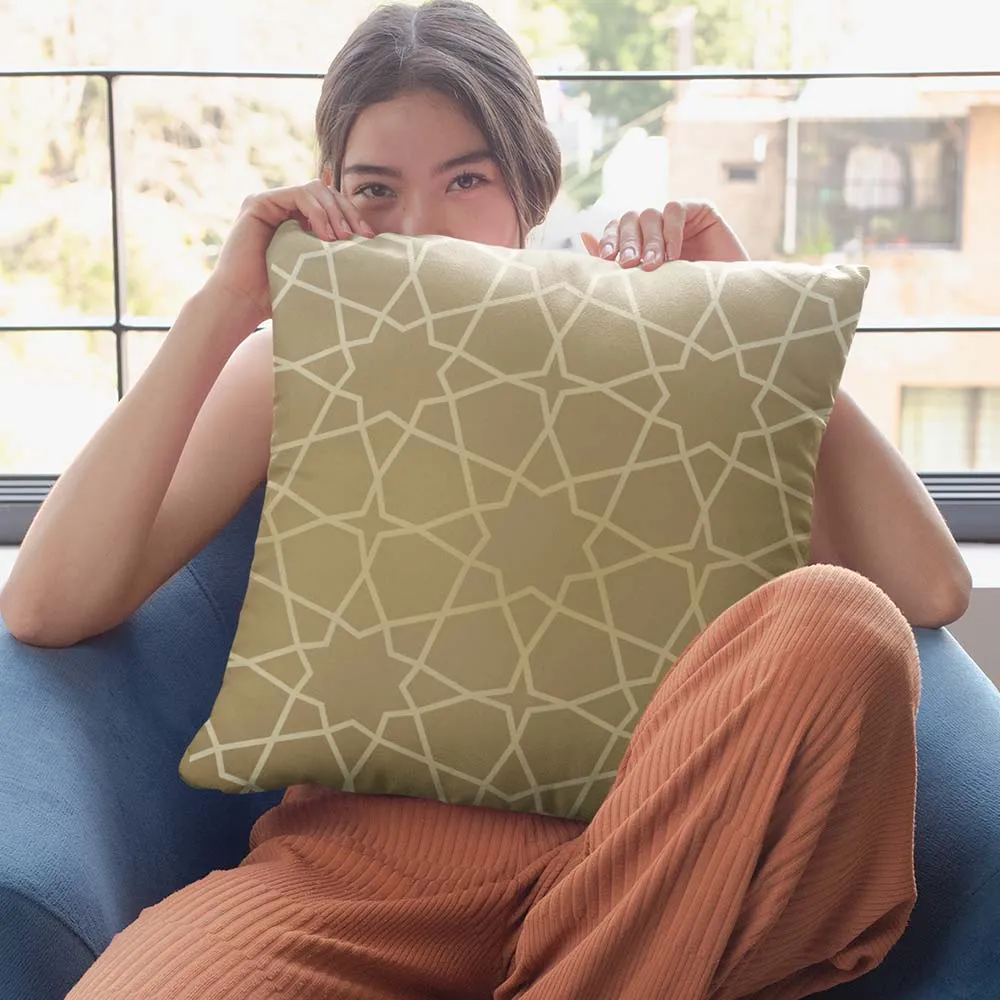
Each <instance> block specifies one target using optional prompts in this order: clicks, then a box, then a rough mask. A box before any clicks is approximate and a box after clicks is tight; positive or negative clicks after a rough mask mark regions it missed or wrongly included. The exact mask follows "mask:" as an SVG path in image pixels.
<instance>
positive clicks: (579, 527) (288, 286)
mask: <svg viewBox="0 0 1000 1000" xmlns="http://www.w3.org/2000/svg"><path fill="white" fill-rule="evenodd" d="M268 267H269V275H270V282H271V296H272V303H273V309H272V317H273V320H272V322H273V336H274V372H275V398H274V413H275V422H274V432H273V436H272V442H271V460H270V465H269V469H268V481H267V487H266V495H265V501H264V508H263V514H262V519H261V524H260V529H259V532H258V537H257V543H256V548H255V552H254V559H253V564H252V567H251V574H250V583H249V587H248V590H247V595H246V599H245V601H244V604H243V608H242V612H241V615H240V621H239V627H238V630H237V634H236V638H235V641H234V643H233V647H232V651H231V653H230V656H229V661H228V664H227V667H226V672H225V675H224V680H223V685H222V688H221V690H220V692H219V695H218V697H217V699H216V702H215V705H214V707H213V709H212V712H211V715H210V717H209V719H208V720H206V722H205V723H204V725H203V726H202V727H201V728H200V729H199V731H198V733H197V734H196V735H195V737H194V738H193V739H192V741H191V744H190V746H189V747H188V749H187V751H186V753H185V755H184V758H183V760H182V762H181V767H180V770H181V775H182V776H183V778H184V780H185V781H187V782H188V783H189V784H192V785H195V786H196V787H202V788H217V789H222V790H224V791H229V792H237V793H245V792H254V791H259V790H263V789H273V788H282V787H286V786H287V785H291V784H298V783H302V782H318V783H321V784H326V785H330V786H333V787H336V788H340V789H344V790H347V791H355V792H363V793H391V794H400V795H412V796H421V797H430V798H435V799H438V800H441V801H444V802H455V803H468V804H476V805H484V806H492V807H496V808H500V809H514V810H524V811H532V812H540V813H547V814H550V815H558V816H568V817H574V818H579V819H589V818H591V817H592V816H593V815H594V813H595V812H596V810H597V808H598V807H599V806H600V804H601V802H602V801H603V799H604V798H605V796H606V795H607V792H608V790H609V789H610V786H611V784H612V782H613V781H614V777H615V774H616V771H617V767H618V764H619V762H620V760H621V757H622V754H623V753H624V751H625V748H626V747H627V745H628V741H629V738H630V736H631V733H632V731H633V729H634V728H635V725H636V723H637V721H638V719H639V717H640V716H641V714H642V712H643V710H644V709H645V707H646V705H647V704H648V702H649V700H650V698H651V697H652V694H653V692H654V691H655V688H656V685H657V684H658V683H659V682H660V681H661V680H662V679H663V677H664V676H665V675H666V674H667V672H668V671H669V669H670V667H671V665H672V664H673V663H674V662H676V660H677V658H678V657H679V655H680V654H681V652H682V651H683V649H684V648H685V646H686V645H687V644H688V643H689V642H690V641H691V639H692V638H694V636H695V635H696V634H697V633H698V632H699V631H701V630H702V629H703V628H704V627H705V626H706V625H707V624H708V623H709V622H711V621H712V620H713V619H714V618H715V617H717V616H718V615H719V614H720V613H721V612H722V611H724V610H725V609H726V608H727V607H729V606H730V605H732V604H733V603H735V602H736V601H738V600H740V599H741V598H742V597H744V596H745V595H746V594H748V593H750V592H751V591H752V590H754V589H755V588H756V587H758V586H759V585H761V584H762V583H764V582H766V581H767V580H770V579H773V578H774V577H775V576H778V575H780V574H781V573H784V572H788V571H790V570H793V569H795V568H797V567H799V566H802V565H805V563H806V562H808V558H809V532H810V520H811V512H812V496H813V481H814V472H815V464H816V458H817V455H818V452H819V445H820V439H821V437H822V434H823V431H824V429H825V426H826V421H827V419H828V417H829V413H830V410H831V408H832V405H833V400H834V395H835V392H836V389H837V386H838V384H839V381H840V377H841V374H842V372H843V367H844V363H845V361H846V357H847V352H848V349H849V346H850V343H851V339H852V337H853V335H854V330H855V327H856V324H857V320H858V316H859V313H860V310H861V302H862V298H863V295H864V290H865V287H866V285H867V280H868V273H867V271H866V270H865V269H864V268H856V267H849V266H836V267H832V266H831V267H818V266H809V265H803V264H789V263H750V262H746V263H687V262H675V263H671V264H669V265H666V266H664V267H662V268H660V269H659V270H657V271H655V272H652V273H646V272H643V271H639V270H628V271H626V270H623V269H621V268H620V267H618V266H616V265H615V264H613V263H608V262H606V261H602V260H598V259H594V258H591V257H589V256H584V255H577V254H571V253H566V252H553V251H538V250H508V249H501V248H495V247H486V246H480V245H477V244H472V243H466V242H460V241H457V240H452V239H447V238H443V237H420V238H407V237H401V236H391V235H383V236H380V237H377V238H375V239H370V240H360V239H355V240H352V241H350V242H335V243H323V242H321V241H320V240H319V239H317V238H316V237H314V236H313V235H311V234H309V233H306V232H304V231H303V230H302V229H301V228H300V227H299V226H298V225H297V224H296V223H294V222H290V223H285V224H284V225H283V226H281V227H280V228H279V230H278V232H277V233H276V234H275V237H274V239H273V241H272V243H271V247H270V249H269V251H268Z"/></svg>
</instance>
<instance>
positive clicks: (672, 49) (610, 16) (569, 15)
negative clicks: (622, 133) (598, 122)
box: [531, 0, 754, 131]
mask: <svg viewBox="0 0 1000 1000" xmlns="http://www.w3.org/2000/svg"><path fill="white" fill-rule="evenodd" d="M531 2H532V5H533V8H534V10H535V11H536V13H538V12H540V11H541V10H542V9H543V8H545V7H550V6H552V0H531ZM555 6H558V7H559V8H561V9H562V11H563V12H564V14H565V16H566V23H567V27H568V32H569V35H570V38H571V41H572V42H573V43H574V44H575V45H576V47H577V48H579V50H580V52H581V53H582V55H583V57H584V60H585V62H586V66H587V68H588V69H593V70H663V71H666V72H669V71H672V70H678V69H679V68H682V67H679V65H678V62H679V56H680V53H681V51H682V49H683V33H682V32H680V31H679V30H678V27H677V23H678V16H679V15H681V14H682V12H683V11H684V9H685V8H688V7H694V8H695V20H694V37H693V45H692V46H691V51H690V57H691V59H692V61H693V63H694V64H695V65H697V66H726V67H729V68H746V67H749V66H751V65H752V60H753V48H754V32H753V25H752V19H751V16H750V12H751V10H752V8H751V6H750V5H748V3H747V0H558V2H557V3H556V4H555ZM580 89H581V90H583V91H584V92H586V93H587V94H588V95H589V97H590V108H591V111H592V112H593V113H594V114H597V115H601V116H604V117H607V118H611V119H615V120H616V121H618V122H619V123H620V124H625V123H627V122H632V121H636V120H639V123H640V124H642V125H644V126H645V127H646V128H648V129H649V130H650V131H658V130H659V116H658V114H656V113H655V112H654V109H656V108H659V107H662V105H663V104H665V103H666V102H667V101H669V100H670V99H671V97H672V96H673V93H674V90H675V86H674V84H673V83H672V82H670V81H642V82H634V81H633V82H629V81H620V82H610V81H609V82H595V83H588V84H586V85H581V86H580Z"/></svg>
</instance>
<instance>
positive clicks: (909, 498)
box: [812, 389, 972, 628]
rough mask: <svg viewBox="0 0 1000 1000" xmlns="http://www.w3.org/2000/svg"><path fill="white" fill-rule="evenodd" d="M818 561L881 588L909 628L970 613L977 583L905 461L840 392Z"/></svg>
mask: <svg viewBox="0 0 1000 1000" xmlns="http://www.w3.org/2000/svg"><path fill="white" fill-rule="evenodd" d="M812 561H813V562H826V563H834V564H837V565H841V566H846V567H847V568H848V569H853V570H855V571H856V572H858V573H861V574H862V576H866V577H868V579H869V580H871V581H872V582H874V583H877V584H878V585H879V586H880V587H881V588H882V589H883V590H884V591H885V592H886V594H888V595H889V597H891V598H892V600H893V601H894V602H895V603H896V605H897V606H898V607H899V609H900V610H901V611H902V612H903V614H904V615H905V616H906V619H907V621H909V622H910V624H911V625H918V626H924V627H926V628H938V627H940V626H942V625H947V624H949V623H950V622H953V621H955V620H956V619H958V618H961V616H962V615H963V614H964V613H965V610H966V608H967V607H968V606H969V597H970V595H971V593H972V577H971V576H970V574H969V569H968V567H967V566H966V565H965V560H964V559H963V558H962V554H961V552H960V551H959V548H958V545H956V544H955V540H954V538H953V537H952V535H951V532H950V531H949V530H948V526H947V524H946V523H945V521H944V518H943V517H942V516H941V514H940V512H939V511H938V509H937V506H936V505H935V504H934V501H933V500H932V499H931V496H930V494H929V493H928V492H927V490H926V489H925V488H924V485H923V483H922V482H921V481H920V479H919V478H918V477H917V476H916V475H915V474H914V472H913V471H912V470H911V469H910V467H909V466H908V465H907V464H906V462H905V460H904V459H903V457H902V455H900V454H899V452H898V451H897V450H896V449H895V448H894V447H893V445H892V444H891V443H890V442H889V441H888V440H887V439H886V438H885V436H884V435H883V434H882V433H881V431H879V429H878V428H877V427H876V426H875V425H874V424H873V423H872V422H871V421H870V420H869V419H868V417H867V416H865V414H864V412H863V411H862V410H861V408H860V407H859V406H858V404H857V403H855V402H854V400H853V399H851V397H850V396H849V395H848V394H847V393H846V392H844V391H843V389H841V391H840V392H839V393H838V394H837V399H836V402H835V403H834V407H833V412H832V413H831V414H830V422H829V425H828V426H827V429H826V433H825V434H824V435H823V442H822V444H821V446H820V451H819V460H818V463H817V467H816V492H815V496H814V498H813V529H812Z"/></svg>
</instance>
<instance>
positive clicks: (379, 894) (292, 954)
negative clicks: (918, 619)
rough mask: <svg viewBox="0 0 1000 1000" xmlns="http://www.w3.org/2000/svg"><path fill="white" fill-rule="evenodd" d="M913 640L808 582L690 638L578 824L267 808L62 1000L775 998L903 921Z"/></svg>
mask: <svg viewBox="0 0 1000 1000" xmlns="http://www.w3.org/2000/svg"><path fill="white" fill-rule="evenodd" d="M919 670H920V668H919V662H918V659H917V652H916V646H915V643H914V639H913V634H912V632H911V630H910V628H909V626H908V625H907V623H906V621H905V619H904V618H903V616H902V614H901V613H900V611H899V610H898V608H896V606H895V605H894V604H893V603H892V602H891V601H890V600H889V598H888V597H887V596H886V595H885V594H884V593H883V592H882V591H881V590H879V588H878V587H876V586H875V585H874V584H873V583H871V582H869V581H867V580H865V579H864V578H863V577H861V576H859V575H857V574H855V573H852V572H850V571H849V570H845V569H841V568H836V567H830V566H811V567H807V568H804V569H800V570H796V571H794V572H791V573H788V574H785V575H784V576H782V577H779V578H778V579H776V580H772V581H770V582H768V583H766V584H764V585H763V586H761V587H760V588H758V589H757V590H756V591H755V592H754V593H752V594H751V595H750V596H748V597H746V598H745V599H744V600H742V601H740V602H739V603H738V604H736V605H735V606H733V607H732V608H730V609H729V610H728V611H726V612H725V613H724V614H722V615H721V616H720V617H719V618H718V619H717V620H716V621H714V622H713V623H712V624H711V625H710V626H709V627H708V628H706V629H705V630H703V631H702V633H701V634H700V635H699V636H698V637H697V638H695V639H694V640H693V641H692V642H691V644H690V645H689V646H688V648H687V649H686V650H685V651H684V654H683V655H682V656H681V658H680V659H679V660H678V661H677V663H676V664H675V665H674V666H673V667H672V669H671V670H670V672H669V673H668V674H667V676H666V677H665V679H664V680H663V682H662V683H661V685H660V687H659V688H658V689H657V692H656V694H655V696H654V698H653V700H652V702H651V703H650V705H649V706H648V708H647V709H646V711H645V713H644V715H643V716H642V719H641V721H640V723H639V724H638V726H637V727H636V729H635V731H634V734H633V737H632V740H631V743H630V744H629V748H628V751H627V753H626V755H625V757H624V759H623V760H622V763H621V766H620V769H619V773H618V777H617V781H616V783H615V785H614V788H613V790H612V791H611V793H610V794H609V795H608V797H607V799H606V800H605V802H604V804H603V805H602V807H601V809H600V810H599V812H598V813H597V815H596V816H595V818H594V819H593V820H592V821H591V822H590V823H588V824H583V823H580V822H576V821H570V820H563V819H555V818H552V817H545V816H539V815H532V814H526V813H511V812H503V811H499V810H494V809H487V808H478V807H470V806H454V805H445V804H442V803H438V802H432V801H425V800H420V799H410V798H402V797H394V796H364V795H352V794H346V793H341V792H335V791H333V790H330V789H325V788H320V787H318V786H315V785H299V786H295V787H292V788H290V789H289V790H288V791H287V792H286V794H285V796H284V798H283V801H282V802H281V803H280V804H279V805H277V806H276V807H274V808H273V809H271V810H270V811H269V812H267V813H265V814H264V815H263V816H262V817H261V818H260V820H258V822H257V824H256V826H255V827H254V829H253V832H252V835H251V840H250V852H249V854H248V856H247V857H246V858H245V860H244V861H243V862H242V863H241V864H240V865H239V866H238V867H237V868H235V869H231V870H224V871H215V872H212V873H211V874H209V875H208V876H206V877H205V878H203V879H201V880H199V881H198V882H196V883H194V884H192V885H189V886H187V887H186V888H184V889H182V890H180V891H179V892H176V893H174V894H173V895H171V896H169V897H168V898H167V899H165V900H163V901H162V902H160V903H158V904H156V905H155V906H151V907H148V908H147V909H145V910H144V911H143V912H142V913H141V914H140V915H139V916H138V918H137V919H136V920H135V922H134V923H132V924H131V925H130V926H129V927H127V928H126V929H124V930H123V931H122V932H121V933H119V934H118V935H117V936H116V937H115V938H114V939H113V940H112V942H111V944H110V945H109V947H108V948H107V950H106V951H105V952H104V954H103V955H101V956H100V957H99V958H98V960H97V961H96V963H95V964H94V965H93V966H92V968H91V969H90V970H89V971H88V972H87V973H86V974H85V975H84V977H83V979H82V980H81V981H80V982H79V983H78V985H77V986H76V987H75V988H74V989H73V991H72V992H71V993H70V994H69V997H70V1000H126V998H127V1000H325V998H329V1000H404V998H405V1000H430V998H449V1000H451V998H454V1000H480V998H482V1000H512V998H514V997H518V998H521V1000H659V998H663V1000H702V998H712V1000H736V998H739V997H754V998H767V1000H792V998H796V997H804V996H807V995H809V994H811V993H815V992H819V991H821V990H824V989H827V988H829V987H831V986H833V985H835V984H837V983H839V982H843V981H846V980H849V979H853V978H856V977H857V976H860V975H863V974H864V973H865V972H867V971H869V970H870V969H872V968H873V967H874V966H876V965H877V964H878V963H879V962H880V961H881V960H882V959H883V958H884V957H885V955H886V954H887V952H888V951H889V949H890V948H891V947H892V946H893V944H894V943H895V942H896V941H897V940H898V938H899V937H900V935H901V934H902V932H903V930H904V928H905V926H906V923H907V920H908V918H909V915H910V912H911V910H912V908H913V904H914V902H915V900H916V886H915V880H914V869H913V846H914V845H913V833H914V806H915V792H916V745H915V717H916V709H917V704H918V701H919V693H920V672H919Z"/></svg>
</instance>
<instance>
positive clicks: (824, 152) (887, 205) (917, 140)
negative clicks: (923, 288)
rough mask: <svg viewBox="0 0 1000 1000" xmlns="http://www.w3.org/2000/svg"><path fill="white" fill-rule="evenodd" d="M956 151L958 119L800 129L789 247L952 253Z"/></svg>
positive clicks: (957, 199)
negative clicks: (916, 249) (937, 249)
mask: <svg viewBox="0 0 1000 1000" xmlns="http://www.w3.org/2000/svg"><path fill="white" fill-rule="evenodd" d="M964 145H965V123H964V121H963V120H962V119H950V120H945V121H926V120H924V121H921V120H913V121H892V120H889V121H846V122H840V121H827V122H803V123H801V124H800V126H799V150H798V157H799V182H798V225H797V231H796V240H797V244H798V245H799V246H800V247H806V248H812V249H814V250H815V249H822V250H825V251H827V252H829V251H834V250H843V249H844V248H846V247H848V246H851V245H861V246H868V247H886V246H892V247H906V246H914V245H919V246H933V247H954V246H957V245H958V244H959V240H960V225H959V220H960V216H961V209H962V204H961V186H960V177H961V175H962V152H963V149H964Z"/></svg>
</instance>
